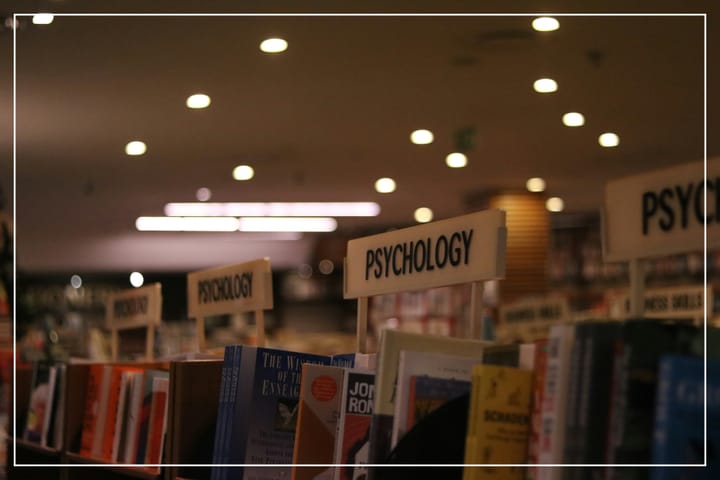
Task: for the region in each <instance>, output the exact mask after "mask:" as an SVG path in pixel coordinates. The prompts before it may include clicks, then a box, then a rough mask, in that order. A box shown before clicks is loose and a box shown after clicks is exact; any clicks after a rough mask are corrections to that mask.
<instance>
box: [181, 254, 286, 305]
mask: <svg viewBox="0 0 720 480" xmlns="http://www.w3.org/2000/svg"><path fill="white" fill-rule="evenodd" d="M187 282H188V316H189V317H190V318H199V317H206V316H208V315H222V314H229V313H238V312H248V311H252V310H267V309H270V308H272V306H273V294H272V275H271V270H270V260H269V259H267V258H263V259H260V260H254V261H252V262H247V263H240V264H237V265H229V266H226V267H219V268H211V269H209V270H201V271H198V272H192V273H188V279H187Z"/></svg>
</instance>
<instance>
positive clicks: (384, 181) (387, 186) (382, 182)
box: [375, 177, 397, 193]
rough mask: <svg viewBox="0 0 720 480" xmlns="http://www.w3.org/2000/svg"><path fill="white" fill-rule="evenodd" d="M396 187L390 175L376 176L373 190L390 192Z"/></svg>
mask: <svg viewBox="0 0 720 480" xmlns="http://www.w3.org/2000/svg"><path fill="white" fill-rule="evenodd" d="M396 187H397V185H396V184H395V180H393V179H392V178H390V177H383V178H378V179H377V180H376V181H375V191H377V192H378V193H392V192H394V191H395V188H396Z"/></svg>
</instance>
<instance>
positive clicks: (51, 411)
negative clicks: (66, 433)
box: [40, 366, 59, 447]
mask: <svg viewBox="0 0 720 480" xmlns="http://www.w3.org/2000/svg"><path fill="white" fill-rule="evenodd" d="M58 380H59V379H58V368H57V367H56V366H52V367H50V372H49V377H48V388H47V405H46V410H45V416H44V417H43V421H42V435H41V436H40V445H42V446H44V447H47V446H48V439H49V438H50V439H51V438H52V434H53V432H52V428H51V427H52V425H53V421H54V417H55V415H56V412H57V398H58V392H57V388H58V386H59V381H58Z"/></svg>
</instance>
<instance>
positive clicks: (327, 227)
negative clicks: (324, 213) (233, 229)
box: [238, 217, 337, 232]
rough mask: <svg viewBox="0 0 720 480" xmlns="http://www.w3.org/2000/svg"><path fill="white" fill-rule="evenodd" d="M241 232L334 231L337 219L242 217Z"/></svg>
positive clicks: (240, 220)
mask: <svg viewBox="0 0 720 480" xmlns="http://www.w3.org/2000/svg"><path fill="white" fill-rule="evenodd" d="M239 222H240V227H239V228H238V230H240V231H241V232H334V231H335V230H336V229H337V220H335V219H334V218H331V217H244V218H241V219H239Z"/></svg>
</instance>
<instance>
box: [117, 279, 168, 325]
mask: <svg viewBox="0 0 720 480" xmlns="http://www.w3.org/2000/svg"><path fill="white" fill-rule="evenodd" d="M105 317H106V319H107V325H108V326H109V327H110V328H115V329H126V328H140V327H147V326H150V325H155V326H157V325H160V322H161V321H162V294H161V287H160V284H159V283H153V284H152V285H147V286H145V287H140V288H131V289H127V290H122V291H119V292H114V293H111V294H110V295H108V299H107V303H106V308H105Z"/></svg>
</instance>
